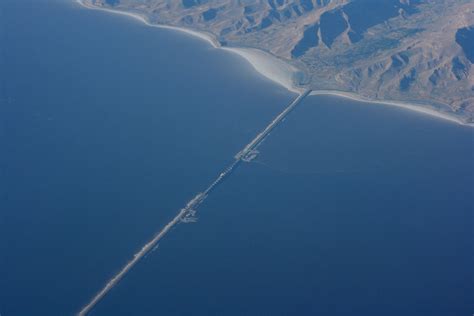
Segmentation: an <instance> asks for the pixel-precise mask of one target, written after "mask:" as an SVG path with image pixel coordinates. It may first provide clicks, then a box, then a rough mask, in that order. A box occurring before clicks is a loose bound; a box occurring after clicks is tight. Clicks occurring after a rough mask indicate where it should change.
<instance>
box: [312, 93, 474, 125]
mask: <svg viewBox="0 0 474 316" xmlns="http://www.w3.org/2000/svg"><path fill="white" fill-rule="evenodd" d="M318 95H329V96H336V97H339V98H344V99H349V100H352V101H356V102H362V103H369V104H374V105H377V104H378V105H386V106H392V107H397V108H401V109H405V110H410V111H413V112H418V113H421V114H425V115H428V116H431V117H433V118H438V119H442V120H445V121H449V122H450V123H456V124H459V125H463V126H469V127H474V123H470V122H466V120H465V119H463V118H462V117H461V116H456V115H454V114H450V113H445V112H441V111H439V110H436V109H433V108H431V107H429V106H428V105H421V104H415V103H409V102H403V101H395V100H376V99H370V98H367V97H364V96H361V95H359V94H357V93H353V92H346V91H338V90H313V91H311V93H310V96H318Z"/></svg>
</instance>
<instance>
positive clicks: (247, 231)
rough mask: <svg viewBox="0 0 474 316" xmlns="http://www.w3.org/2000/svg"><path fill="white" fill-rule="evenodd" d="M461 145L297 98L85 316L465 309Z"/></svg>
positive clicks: (473, 275)
mask: <svg viewBox="0 0 474 316" xmlns="http://www.w3.org/2000/svg"><path fill="white" fill-rule="evenodd" d="M473 137H474V133H473V131H472V130H471V129H470V128H466V127H460V126H457V125H453V124H451V123H446V122H444V121H439V120H437V119H433V118H428V117H426V116H423V115H419V114H416V113H412V112H408V111H405V110H400V109H393V108H390V107H384V106H376V105H368V104H363V103H355V102H349V101H347V100H341V99H337V98H330V97H311V98H309V99H307V100H306V101H304V102H303V104H302V105H301V106H300V107H299V108H297V109H296V110H295V112H293V113H292V114H291V116H290V117H289V118H288V119H287V120H285V121H284V123H283V124H282V125H280V127H279V128H277V129H276V130H275V131H274V132H272V135H271V136H270V137H269V138H268V139H267V140H266V142H265V143H264V144H263V146H262V147H261V148H260V149H261V152H262V153H261V155H260V156H259V158H258V159H257V161H255V162H253V163H250V164H243V165H242V166H241V167H240V168H239V169H238V170H237V171H236V172H235V173H233V175H232V177H231V178H230V179H228V181H227V182H226V183H224V185H222V186H220V187H219V188H218V189H217V190H216V191H215V192H214V193H213V194H212V195H211V196H210V197H209V198H208V199H207V200H206V203H205V205H203V206H202V207H201V209H200V212H199V214H200V221H199V222H198V223H197V224H193V225H188V226H180V227H179V228H178V229H177V232H176V234H172V235H170V237H169V238H168V239H167V241H166V243H165V242H164V243H162V245H161V246H160V251H159V255H153V256H152V257H151V258H149V259H148V260H146V262H144V263H143V264H142V266H141V268H140V269H137V270H136V271H135V272H134V274H133V276H130V277H129V278H128V279H127V280H126V282H124V283H123V284H122V285H121V286H120V287H119V288H117V289H116V290H115V291H113V293H111V295H110V296H109V297H108V298H107V299H105V300H104V302H103V304H102V305H101V306H99V308H97V310H96V313H95V314H94V315H110V314H117V315H154V312H155V311H159V312H160V313H161V314H163V315H331V316H336V315H337V316H339V315H341V316H342V315H373V316H378V315H393V316H395V315H408V316H421V315H423V316H425V315H426V316H432V315H436V316H438V315H439V316H447V315H470V314H471V313H472V311H473V310H474V300H473V298H474V268H473V267H474V229H473V228H474V217H473V207H472V196H473V193H474V192H473V188H474V174H473V173H474V172H473V168H472V161H473V159H474V152H473V148H474V139H473ZM176 249H179V251H176ZM170 271H178V272H175V273H171V272H170Z"/></svg>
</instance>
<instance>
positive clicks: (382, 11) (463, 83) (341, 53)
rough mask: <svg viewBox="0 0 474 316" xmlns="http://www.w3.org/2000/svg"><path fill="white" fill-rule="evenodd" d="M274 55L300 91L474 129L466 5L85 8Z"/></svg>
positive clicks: (291, 1) (473, 17) (366, 2)
mask: <svg viewBox="0 0 474 316" xmlns="http://www.w3.org/2000/svg"><path fill="white" fill-rule="evenodd" d="M86 2H89V3H91V4H94V5H96V6H102V7H110V8H114V9H118V10H124V11H129V12H134V13H138V14H141V15H144V16H146V17H147V18H148V19H149V20H150V22H151V23H157V24H166V25H173V26H179V27H186V28H189V29H194V30H198V31H203V32H207V33H210V34H212V35H213V36H214V37H215V38H216V39H217V40H218V41H219V42H220V43H221V44H222V45H224V46H231V47H254V48H259V49H262V50H264V51H266V52H270V53H271V54H273V55H274V56H277V57H279V58H281V59H283V60H285V61H287V62H289V63H291V64H292V65H294V66H296V67H297V68H298V69H300V70H302V71H303V72H304V73H305V74H306V76H305V78H304V79H300V78H299V79H298V80H299V82H297V83H298V84H300V85H303V86H305V87H309V88H312V89H316V90H341V91H347V92H354V93H357V94H359V95H361V96H364V97H368V98H372V99H378V100H387V99H390V100H399V101H408V102H415V103H421V104H430V105H434V106H435V107H436V108H437V109H439V110H440V111H443V112H451V113H452V114H457V115H460V116H462V117H463V118H464V119H465V120H466V121H471V122H472V120H473V113H474V75H473V70H472V65H473V63H474V44H473V43H474V2H472V1H469V0H426V1H422V0H378V1H370V0H352V1H351V0H268V1H264V0H245V1H244V0H242V1H231V0H212V1H210V0H181V1H171V0H87V1H86Z"/></svg>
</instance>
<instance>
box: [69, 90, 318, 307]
mask: <svg viewBox="0 0 474 316" xmlns="http://www.w3.org/2000/svg"><path fill="white" fill-rule="evenodd" d="M310 92H311V90H306V91H304V92H303V93H301V94H300V95H298V97H297V98H296V99H295V100H294V101H293V102H291V104H290V105H288V106H287V107H286V108H285V109H284V110H283V112H281V113H280V114H278V116H277V117H275V119H273V121H272V122H271V123H270V124H269V125H268V126H267V127H266V128H265V129H264V130H263V131H262V132H260V133H259V134H258V135H257V136H256V137H255V138H254V139H253V140H252V141H251V142H250V143H248V144H247V145H246V146H245V147H244V149H242V150H241V151H240V152H239V153H237V154H236V155H235V156H234V161H233V162H232V163H231V164H230V165H229V166H228V167H227V168H225V169H224V171H222V172H221V173H220V174H219V176H218V177H217V178H216V180H214V182H212V183H211V184H210V185H209V186H208V187H207V188H206V190H204V191H203V192H200V193H198V194H196V196H194V197H193V198H192V199H191V200H190V201H189V202H188V203H187V204H186V206H185V207H183V208H182V209H181V210H180V211H179V212H178V214H177V215H176V216H175V217H174V218H173V219H172V220H171V221H170V222H169V223H168V224H166V225H165V226H164V227H163V228H162V229H161V230H160V231H159V232H158V233H157V234H156V235H155V236H154V237H153V238H152V239H151V240H150V241H148V242H147V243H146V244H145V245H144V246H143V247H142V248H141V249H140V250H139V251H138V252H137V253H135V254H134V255H133V258H132V259H131V260H130V261H129V262H127V264H125V266H124V267H123V268H122V269H121V270H120V271H119V272H118V273H117V274H115V276H113V277H112V279H110V280H109V281H108V282H107V283H106V284H105V286H104V287H103V288H102V289H101V290H100V291H99V292H98V293H97V294H96V295H95V296H94V297H93V298H92V299H91V300H90V301H89V302H88V303H87V305H85V306H84V307H83V308H82V309H81V310H80V311H79V313H78V314H77V315H78V316H86V315H87V314H88V313H89V312H90V311H91V310H92V309H93V308H94V307H95V306H96V305H97V304H98V303H99V302H100V301H101V300H102V299H103V298H104V297H105V296H106V295H107V294H108V293H109V292H110V291H111V290H112V289H113V288H114V287H115V286H116V285H117V284H118V283H119V282H120V281H121V280H122V279H123V278H124V277H125V276H126V274H127V273H128V272H129V271H130V270H131V269H132V268H133V267H134V266H135V265H136V264H137V263H138V262H139V261H140V260H141V259H142V258H143V257H145V256H146V255H147V254H148V253H149V252H151V251H153V250H154V249H156V247H157V245H158V242H159V241H160V240H161V239H163V237H165V235H166V234H167V233H168V232H169V231H170V230H171V228H173V227H174V226H175V225H177V224H179V223H180V222H185V223H189V222H194V221H195V217H194V215H195V213H196V209H197V208H198V207H199V205H201V204H202V202H204V200H205V199H206V198H207V197H208V195H209V194H210V193H211V192H212V191H213V190H214V189H215V188H216V187H217V186H218V185H219V184H221V183H222V181H224V179H226V178H227V177H228V176H229V175H230V174H231V173H232V172H233V171H234V170H235V169H236V168H237V167H238V165H239V164H240V163H241V162H242V161H244V162H249V161H251V160H252V159H254V158H255V157H256V155H257V154H258V150H257V147H258V146H259V145H260V144H261V143H262V142H263V141H264V139H265V138H266V137H267V136H268V135H269V134H270V132H271V131H272V130H273V129H274V128H275V127H277V126H278V125H279V124H280V123H281V122H282V121H283V120H284V119H285V118H286V117H287V116H288V114H290V113H291V111H292V110H293V109H294V108H295V107H296V106H297V105H298V104H299V103H300V102H301V101H302V100H303V99H304V98H305V97H306V96H308V94H309V93H310Z"/></svg>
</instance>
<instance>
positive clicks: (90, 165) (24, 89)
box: [0, 0, 293, 316]
mask: <svg viewBox="0 0 474 316" xmlns="http://www.w3.org/2000/svg"><path fill="white" fill-rule="evenodd" d="M0 12H1V17H0V32H1V33H0V49H1V55H0V56H1V58H0V61H1V67H0V69H1V70H0V83H1V86H0V87H1V89H2V90H1V95H0V102H1V104H0V105H1V106H0V117H1V118H2V119H1V134H0V135H1V136H0V137H1V138H0V144H1V148H2V150H1V154H0V168H1V169H0V170H1V178H0V188H1V194H0V198H1V200H0V313H1V314H2V315H6V316H9V315H20V316H23V315H25V316H26V315H71V314H73V313H74V312H76V311H78V310H79V308H80V307H81V306H82V305H83V304H84V303H85V302H86V301H87V300H88V299H89V298H91V297H92V295H93V294H94V293H95V292H96V291H98V290H99V288H100V287H102V285H103V284H104V283H105V281H106V280H107V279H108V278H109V277H111V276H112V275H113V273H114V272H115V271H117V270H118V269H119V268H120V267H121V266H122V265H123V264H124V263H125V262H126V261H127V260H129V259H130V258H131V256H132V255H133V253H135V252H136V250H138V249H139V248H141V246H142V245H143V243H144V242H145V241H146V240H148V239H149V238H150V237H151V236H152V235H153V234H154V233H155V232H156V231H157V230H159V229H160V228H161V227H162V226H163V225H164V224H165V223H166V222H167V221H169V220H170V219H171V218H172V217H173V216H174V215H175V214H176V213H177V211H178V210H179V209H180V208H181V207H182V206H184V205H185V203H186V202H187V201H188V200H189V199H190V198H192V197H193V196H194V195H195V194H196V193H197V192H199V191H201V190H203V189H204V188H206V187H207V185H208V184H209V183H210V182H211V180H214V178H215V177H216V176H217V175H218V174H219V172H221V169H223V168H224V167H225V166H226V165H227V164H228V163H229V162H230V161H231V160H232V157H233V155H234V154H235V153H237V152H238V151H239V150H240V149H241V147H242V145H243V144H245V143H246V142H248V141H249V140H250V139H251V138H253V137H254V135H255V134H256V133H257V131H258V130H259V129H260V128H261V127H262V126H263V125H264V124H266V122H267V121H269V120H270V119H271V118H272V117H273V116H274V115H276V114H277V113H278V112H279V111H281V110H282V108H283V107H284V106H285V105H286V103H289V102H290V100H291V99H292V98H293V96H292V95H291V94H289V93H287V92H286V91H284V90H283V89H280V88H278V87H276V86H274V85H273V84H271V83H269V82H268V81H267V80H265V79H263V78H261V77H259V76H257V75H255V73H254V71H253V70H252V69H251V67H250V66H249V65H248V64H247V63H246V62H245V61H243V60H241V59H240V58H237V57H236V56H233V55H229V54H227V53H224V52H222V51H218V50H215V49H212V48H210V47H209V45H208V44H207V43H205V42H202V41H199V40H196V39H194V38H190V37H189V36H186V35H183V34H181V33H175V32H170V31H164V30H159V29H153V28H149V27H146V26H144V25H142V24H141V23H139V22H136V21H135V20H133V19H127V18H124V17H121V16H115V15H110V14H106V13H103V12H98V11H90V10H86V9H83V8H81V7H79V6H78V5H77V4H75V3H74V2H72V1H59V0H39V1H38V0H21V1H17V0H6V1H1V2H0ZM176 250H177V251H178V252H179V249H176ZM173 272H176V271H173ZM130 302H132V301H130Z"/></svg>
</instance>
